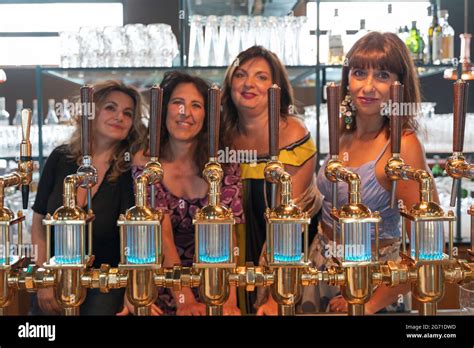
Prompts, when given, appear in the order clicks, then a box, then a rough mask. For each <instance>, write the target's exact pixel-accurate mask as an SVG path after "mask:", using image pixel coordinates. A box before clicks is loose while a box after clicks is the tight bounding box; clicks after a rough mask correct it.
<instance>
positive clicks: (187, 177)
mask: <svg viewBox="0 0 474 348" xmlns="http://www.w3.org/2000/svg"><path fill="white" fill-rule="evenodd" d="M160 86H161V88H163V122H162V129H161V146H160V163H161V165H162V166H163V171H164V177H163V180H162V182H160V183H159V184H157V185H156V202H157V206H158V207H161V208H162V209H164V210H165V212H167V214H165V217H164V221H163V248H164V250H163V253H164V256H165V257H164V264H165V266H173V265H174V264H177V263H179V264H181V265H183V266H188V267H190V266H192V264H193V260H194V251H195V245H194V241H195V236H194V226H193V223H192V220H193V217H194V214H195V212H196V210H197V209H201V208H202V207H203V206H205V205H206V204H207V202H208V195H207V192H208V184H207V183H206V181H205V180H204V178H203V176H202V171H203V169H204V165H205V164H206V162H207V161H208V159H209V149H208V128H207V127H208V126H207V125H208V117H207V112H206V110H207V103H208V101H207V93H208V89H209V87H210V86H209V84H208V83H207V82H206V81H204V80H202V79H201V78H199V77H194V76H191V75H188V74H185V73H182V72H179V71H172V72H168V73H166V74H165V76H164V78H163V81H162V82H161V85H160ZM224 138H226V137H225V136H224V135H223V134H222V136H221V139H224ZM143 141H144V144H146V143H147V141H146V139H144V140H143ZM221 144H222V142H221ZM147 151H148V149H145V151H144V152H141V153H139V154H138V155H137V156H135V158H134V165H135V168H134V176H135V177H136V176H137V175H139V174H140V173H141V172H142V170H143V166H144V165H145V164H146V162H147V160H148V156H147ZM223 170H224V178H223V181H222V187H221V203H223V204H224V205H226V206H227V207H229V208H231V209H232V212H233V214H234V218H235V220H236V223H237V224H240V223H242V222H243V211H242V206H241V203H240V191H241V183H240V171H239V166H238V165H237V164H235V163H229V164H226V163H223ZM158 291H159V296H158V301H157V303H156V304H155V305H153V311H154V314H161V313H162V312H164V314H167V315H173V314H176V315H205V313H206V310H205V309H206V307H205V305H204V304H203V303H202V302H201V301H200V300H199V293H198V289H192V290H191V289H189V288H183V289H182V291H171V290H168V289H162V288H160V289H159V290H158ZM126 312H128V310H125V312H124V313H126ZM239 314H240V310H239V309H238V308H237V303H236V295H235V288H231V294H230V297H229V300H228V301H227V303H226V304H225V305H224V315H239Z"/></svg>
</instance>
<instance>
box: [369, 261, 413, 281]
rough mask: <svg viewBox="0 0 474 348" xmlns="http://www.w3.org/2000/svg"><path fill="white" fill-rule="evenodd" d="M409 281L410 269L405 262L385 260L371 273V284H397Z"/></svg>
mask: <svg viewBox="0 0 474 348" xmlns="http://www.w3.org/2000/svg"><path fill="white" fill-rule="evenodd" d="M409 281H410V271H409V268H408V266H407V265H406V264H404V263H397V262H395V261H387V263H386V264H383V265H381V266H380V268H379V269H378V270H377V271H375V272H373V273H372V284H373V285H382V284H385V285H388V286H392V287H393V286H397V285H400V284H406V283H408V282H409Z"/></svg>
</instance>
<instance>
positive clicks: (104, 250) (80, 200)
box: [32, 81, 146, 315]
mask: <svg viewBox="0 0 474 348" xmlns="http://www.w3.org/2000/svg"><path fill="white" fill-rule="evenodd" d="M94 102H95V117H94V119H93V121H92V130H91V138H92V164H93V166H94V167H95V168H96V169H97V177H98V180H97V184H96V185H95V186H94V187H93V188H92V201H93V208H94V213H95V220H94V222H93V254H94V255H95V260H94V264H93V266H94V267H96V268H98V267H100V265H101V264H102V263H107V264H110V265H111V266H112V267H115V266H117V264H118V262H119V259H120V241H119V231H118V227H117V220H118V218H119V215H120V214H121V213H124V212H125V210H126V209H128V208H129V207H131V206H133V205H134V197H133V181H132V175H131V170H130V164H131V157H132V156H133V154H134V153H136V152H137V151H138V150H139V149H140V144H141V141H142V139H143V138H144V137H146V127H145V126H144V124H143V122H142V112H143V110H142V107H143V102H142V98H141V96H140V93H139V92H138V91H137V90H136V89H135V88H134V87H132V86H128V85H125V84H123V83H122V82H120V81H105V82H101V83H97V84H95V85H94ZM76 121H78V122H77V125H76V131H75V132H74V135H73V136H72V138H71V140H70V141H69V143H68V144H66V145H62V146H59V147H57V148H56V149H54V150H53V152H52V153H51V154H50V155H49V157H48V160H47V161H46V164H45V167H44V169H43V172H42V175H41V178H40V181H39V185H38V192H37V195H36V200H35V203H34V205H33V210H34V214H33V225H32V242H33V244H36V245H38V257H37V259H36V264H38V265H39V266H42V265H43V263H44V262H45V261H47V260H46V245H45V244H46V233H45V228H44V226H43V225H42V220H43V218H44V217H45V215H46V214H48V213H49V214H53V213H54V211H55V210H56V209H57V208H58V207H60V206H61V205H62V193H63V181H64V179H65V177H66V176H68V175H70V174H74V173H76V171H77V169H78V166H79V165H80V160H81V156H82V154H81V144H80V129H79V127H78V125H79V124H80V120H76ZM77 204H78V205H79V206H81V207H84V206H85V205H86V190H85V189H82V188H78V192H77ZM53 242H54V241H53ZM51 250H54V247H52V249H51ZM123 294H124V291H123V289H122V290H112V291H111V292H110V293H108V294H102V293H100V292H99V291H98V289H90V290H88V292H87V296H86V299H85V302H84V303H83V304H82V305H81V306H80V313H81V314H83V315H114V314H115V313H117V312H118V311H119V310H120V309H121V307H122V305H123ZM37 299H38V301H37V303H36V301H34V302H33V310H32V312H33V314H38V313H41V314H60V312H61V308H60V307H59V305H58V303H57V302H56V299H55V297H54V291H53V289H52V288H48V289H39V290H38V295H37ZM38 307H39V308H38Z"/></svg>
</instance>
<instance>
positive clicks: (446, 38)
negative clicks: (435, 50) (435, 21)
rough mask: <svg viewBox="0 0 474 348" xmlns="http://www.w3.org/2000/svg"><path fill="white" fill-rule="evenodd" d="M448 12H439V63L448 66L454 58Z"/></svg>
mask: <svg viewBox="0 0 474 348" xmlns="http://www.w3.org/2000/svg"><path fill="white" fill-rule="evenodd" d="M448 17H449V14H448V10H441V11H440V25H441V28H442V31H441V55H440V59H441V63H443V64H450V63H451V61H452V59H453V58H454V29H453V27H452V26H450V25H449V23H448Z"/></svg>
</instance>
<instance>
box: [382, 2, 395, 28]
mask: <svg viewBox="0 0 474 348" xmlns="http://www.w3.org/2000/svg"><path fill="white" fill-rule="evenodd" d="M384 22H385V24H384V31H386V32H389V33H395V32H396V30H397V27H396V23H397V20H396V18H395V16H394V14H393V7H392V4H388V6H387V16H386V17H385V21H384Z"/></svg>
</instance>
